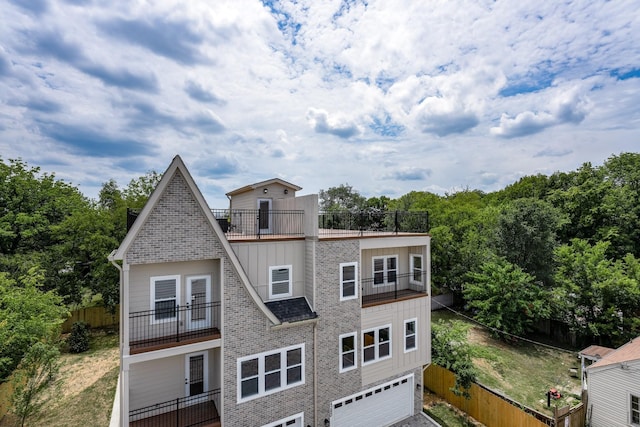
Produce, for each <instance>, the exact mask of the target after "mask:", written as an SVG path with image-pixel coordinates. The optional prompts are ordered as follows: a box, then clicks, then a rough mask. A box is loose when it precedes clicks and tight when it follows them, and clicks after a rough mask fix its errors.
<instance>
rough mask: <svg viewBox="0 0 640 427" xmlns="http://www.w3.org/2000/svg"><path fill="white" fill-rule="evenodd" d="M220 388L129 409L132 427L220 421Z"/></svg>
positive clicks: (208, 423) (184, 426)
mask: <svg viewBox="0 0 640 427" xmlns="http://www.w3.org/2000/svg"><path fill="white" fill-rule="evenodd" d="M219 404H220V390H219V389H216V390H212V391H208V392H205V393H202V394H198V395H195V396H189V397H182V398H178V399H174V400H169V401H167V402H162V403H157V404H155V405H151V406H147V407H145V408H140V409H134V410H132V411H129V425H130V426H131V427H170V426H176V427H191V426H203V425H212V424H214V423H216V422H218V423H219V422H220V414H219V413H218V405H219Z"/></svg>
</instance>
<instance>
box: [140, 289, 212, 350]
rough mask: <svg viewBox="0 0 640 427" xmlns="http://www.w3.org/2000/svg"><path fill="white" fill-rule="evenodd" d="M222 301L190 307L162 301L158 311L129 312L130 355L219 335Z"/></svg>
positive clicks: (190, 305) (189, 305)
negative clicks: (155, 347)
mask: <svg viewBox="0 0 640 427" xmlns="http://www.w3.org/2000/svg"><path fill="white" fill-rule="evenodd" d="M219 328H220V302H208V303H202V304H187V305H185V306H180V305H175V304H171V301H168V302H167V301H163V302H162V307H161V308H158V309H157V310H145V311H136V312H132V313H129V346H130V349H131V352H132V353H134V352H136V351H140V350H141V349H145V348H148V347H154V346H162V345H167V344H169V343H176V342H182V341H187V340H190V339H196V338H200V337H205V336H210V335H219V334H220V329H219Z"/></svg>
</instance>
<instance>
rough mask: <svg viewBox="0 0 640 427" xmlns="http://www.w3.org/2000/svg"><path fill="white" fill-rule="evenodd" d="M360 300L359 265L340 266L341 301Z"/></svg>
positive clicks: (353, 263)
mask: <svg viewBox="0 0 640 427" xmlns="http://www.w3.org/2000/svg"><path fill="white" fill-rule="evenodd" d="M354 298H358V263H357V262H343V263H341V264H340V301H346V300H350V299H354Z"/></svg>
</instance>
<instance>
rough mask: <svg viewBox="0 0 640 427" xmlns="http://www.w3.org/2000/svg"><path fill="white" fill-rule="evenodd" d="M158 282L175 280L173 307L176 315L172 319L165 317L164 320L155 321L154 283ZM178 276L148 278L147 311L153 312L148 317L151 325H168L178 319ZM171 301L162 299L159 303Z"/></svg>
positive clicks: (155, 300) (179, 283)
mask: <svg viewBox="0 0 640 427" xmlns="http://www.w3.org/2000/svg"><path fill="white" fill-rule="evenodd" d="M160 280H175V282H176V297H175V301H176V303H175V306H176V309H175V310H176V314H175V316H173V317H167V318H165V319H156V315H155V311H156V302H158V300H157V299H156V282H157V281H160ZM180 285H181V281H180V275H179V274H173V275H166V276H151V277H150V278H149V288H150V289H149V309H150V310H153V312H154V315H153V316H149V319H150V322H151V324H152V325H158V324H160V323H169V322H175V321H176V320H177V319H178V306H179V305H180ZM170 300H171V299H163V300H161V301H170Z"/></svg>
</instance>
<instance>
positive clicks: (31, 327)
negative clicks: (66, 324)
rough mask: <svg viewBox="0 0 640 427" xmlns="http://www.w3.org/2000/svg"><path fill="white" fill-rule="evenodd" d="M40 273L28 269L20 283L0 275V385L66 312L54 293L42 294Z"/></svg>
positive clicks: (52, 333)
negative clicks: (0, 344)
mask: <svg viewBox="0 0 640 427" xmlns="http://www.w3.org/2000/svg"><path fill="white" fill-rule="evenodd" d="M42 282H43V276H42V273H41V272H40V271H38V270H36V269H31V270H30V271H29V272H28V275H26V276H23V277H22V278H21V280H20V282H15V281H14V280H13V279H11V278H10V277H9V276H8V275H7V274H6V273H0V342H1V343H2V346H0V382H3V381H5V380H6V379H7V377H8V376H9V374H11V372H12V371H13V370H14V369H15V367H16V366H17V365H18V363H19V362H20V360H21V359H22V358H23V357H24V356H25V354H26V353H27V351H28V350H29V348H30V347H31V346H33V345H34V344H35V343H37V342H40V341H42V340H43V339H47V338H49V337H51V336H55V335H56V334H57V333H59V327H60V325H61V324H62V322H63V321H64V319H66V318H67V317H68V316H69V312H68V311H67V309H66V307H65V306H64V305H63V302H62V298H60V297H59V296H58V295H57V294H56V293H55V292H54V291H47V292H43V291H42V290H41V288H42Z"/></svg>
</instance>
